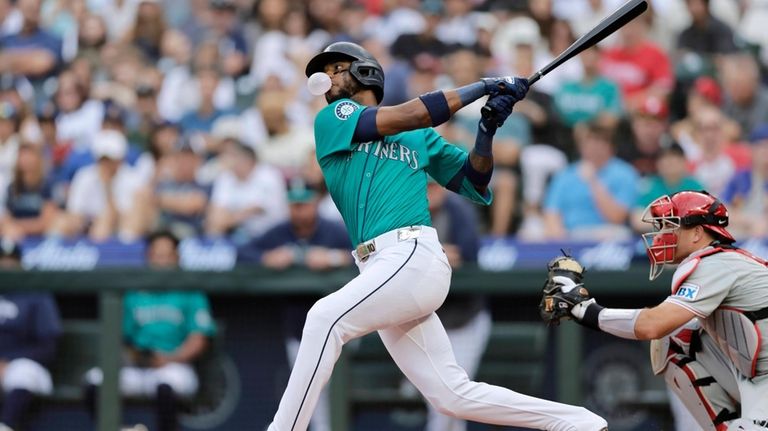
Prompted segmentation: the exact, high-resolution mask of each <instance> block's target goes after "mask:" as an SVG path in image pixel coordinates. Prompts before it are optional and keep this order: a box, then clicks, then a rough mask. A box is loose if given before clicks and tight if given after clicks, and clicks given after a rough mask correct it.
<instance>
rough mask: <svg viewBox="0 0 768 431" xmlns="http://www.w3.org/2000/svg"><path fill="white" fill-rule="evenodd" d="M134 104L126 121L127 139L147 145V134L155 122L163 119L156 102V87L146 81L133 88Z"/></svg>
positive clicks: (143, 145)
mask: <svg viewBox="0 0 768 431" xmlns="http://www.w3.org/2000/svg"><path fill="white" fill-rule="evenodd" d="M134 92H135V94H136V104H135V105H134V106H133V109H132V110H131V114H132V115H130V116H129V117H128V119H127V121H126V136H128V137H129V141H131V142H135V143H137V144H139V145H141V146H142V147H148V146H149V145H148V143H149V135H150V134H151V133H152V129H153V128H154V125H155V124H158V123H160V122H162V121H164V118H163V117H162V115H160V112H159V109H158V104H157V88H156V87H155V86H154V85H153V84H152V83H148V82H142V83H140V84H138V85H136V87H135V88H134Z"/></svg>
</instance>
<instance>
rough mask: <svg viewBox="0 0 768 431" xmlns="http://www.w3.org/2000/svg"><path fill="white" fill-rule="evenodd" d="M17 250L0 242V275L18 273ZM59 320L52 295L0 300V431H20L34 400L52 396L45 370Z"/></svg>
mask: <svg viewBox="0 0 768 431" xmlns="http://www.w3.org/2000/svg"><path fill="white" fill-rule="evenodd" d="M21 268H22V267H21V249H20V247H19V245H18V244H17V243H15V242H13V241H9V240H8V239H3V240H2V241H0V270H8V271H19V270H21ZM60 334H61V319H60V317H59V310H58V308H57V306H56V301H55V300H54V298H53V295H51V294H50V293H43V292H30V291H27V290H25V289H21V288H17V289H13V290H5V291H3V293H2V295H0V385H2V390H3V398H2V409H0V431H13V430H17V431H18V430H21V429H24V428H23V427H24V426H25V425H26V421H27V420H28V419H29V417H28V416H29V413H30V407H31V403H32V400H33V397H34V396H35V395H48V394H50V393H51V392H52V391H53V382H52V381H51V374H50V372H49V371H48V369H47V368H46V367H47V366H48V365H50V364H51V363H52V362H53V360H54V358H55V355H56V342H57V340H58V338H59V336H60Z"/></svg>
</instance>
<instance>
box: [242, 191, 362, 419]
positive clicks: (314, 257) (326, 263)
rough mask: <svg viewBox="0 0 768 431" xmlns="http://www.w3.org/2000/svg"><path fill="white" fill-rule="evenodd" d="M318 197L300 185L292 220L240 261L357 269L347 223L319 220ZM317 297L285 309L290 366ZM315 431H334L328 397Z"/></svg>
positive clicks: (266, 236)
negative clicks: (353, 260) (353, 262)
mask: <svg viewBox="0 0 768 431" xmlns="http://www.w3.org/2000/svg"><path fill="white" fill-rule="evenodd" d="M318 199H319V195H318V193H317V192H316V191H315V190H313V189H310V188H308V187H307V186H306V183H305V182H304V181H300V180H294V181H293V182H292V183H291V184H290V185H289V189H288V201H289V202H290V204H289V219H288V220H287V221H285V222H283V223H280V224H278V225H275V226H274V227H272V228H271V229H269V230H267V231H266V232H265V233H264V234H263V235H262V236H261V237H259V238H256V239H255V240H253V241H252V242H250V243H249V244H247V245H246V246H245V247H242V248H241V249H240V250H239V251H238V262H240V263H257V264H261V265H263V266H265V267H267V268H271V269H274V270H285V269H288V268H290V267H293V266H300V267H301V266H303V267H306V268H308V269H310V270H312V271H325V270H329V269H333V268H339V267H343V266H349V265H351V264H352V255H351V253H350V250H351V249H352V244H351V243H350V242H349V236H348V235H347V232H346V230H345V228H344V225H342V224H341V223H338V222H335V221H330V220H327V219H324V218H322V217H320V216H319V215H318ZM316 299H317V298H307V299H305V300H301V299H299V300H297V299H293V298H292V299H291V301H290V302H289V303H287V304H286V305H285V306H284V307H283V310H282V317H283V330H284V335H285V343H286V352H287V355H288V360H289V363H291V364H293V363H294V361H295V360H296V355H297V354H298V350H299V342H300V340H301V333H302V329H303V327H304V319H305V317H306V315H307V312H308V311H309V309H310V308H311V307H312V305H313V304H314V302H315V300H316ZM310 430H311V431H331V428H330V404H329V398H328V395H327V392H324V393H323V395H322V396H321V397H320V401H319V402H318V406H317V408H316V410H315V414H314V416H313V417H312V420H311V422H310Z"/></svg>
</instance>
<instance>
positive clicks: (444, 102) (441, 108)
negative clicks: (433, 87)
mask: <svg viewBox="0 0 768 431" xmlns="http://www.w3.org/2000/svg"><path fill="white" fill-rule="evenodd" d="M419 99H421V103H423V104H424V106H426V107H427V112H429V118H431V119H432V127H437V126H439V125H441V124H443V123H445V122H446V121H448V120H449V119H450V118H451V108H450V106H448V99H446V98H445V94H444V93H443V92H442V91H433V92H431V93H427V94H422V95H421V96H419Z"/></svg>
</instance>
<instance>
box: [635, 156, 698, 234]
mask: <svg viewBox="0 0 768 431" xmlns="http://www.w3.org/2000/svg"><path fill="white" fill-rule="evenodd" d="M655 171H656V174H653V175H649V176H645V177H643V178H641V179H640V184H639V187H638V188H639V190H638V195H639V197H638V199H637V202H636V203H635V205H634V207H633V210H632V217H631V218H630V222H631V224H632V227H633V228H634V229H635V231H636V232H640V233H644V232H647V231H649V230H650V229H651V226H650V225H649V224H648V223H644V222H643V221H642V215H643V212H644V211H645V208H646V207H647V206H648V205H649V204H650V203H651V202H653V201H654V200H656V199H657V198H659V197H661V196H664V195H669V196H671V195H672V194H674V193H677V192H680V191H683V190H704V186H702V185H701V183H700V182H699V181H698V180H696V178H694V177H693V176H692V175H691V174H690V172H689V171H688V160H687V159H686V158H685V151H683V147H681V146H680V144H678V143H676V142H671V143H669V144H667V145H664V146H662V147H661V149H660V150H659V153H658V157H657V158H656V169H655Z"/></svg>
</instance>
